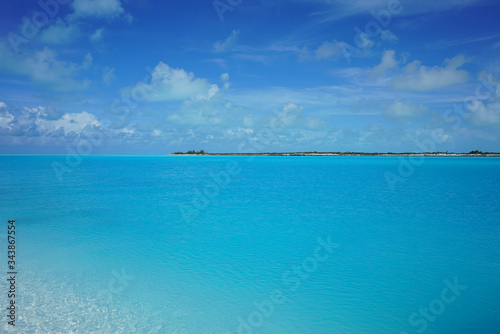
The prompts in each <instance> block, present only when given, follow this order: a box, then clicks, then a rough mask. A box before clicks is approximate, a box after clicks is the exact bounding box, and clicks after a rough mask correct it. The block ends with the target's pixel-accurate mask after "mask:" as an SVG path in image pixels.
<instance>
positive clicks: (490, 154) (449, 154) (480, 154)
mask: <svg viewBox="0 0 500 334" xmlns="http://www.w3.org/2000/svg"><path fill="white" fill-rule="evenodd" d="M172 154H173V155H255V156H367V157H370V156H440V157H441V156H442V157H500V153H499V152H482V151H479V150H475V151H470V152H469V153H453V152H448V151H446V152H400V153H394V152H386V153H379V152H376V153H371V152H317V151H310V152H267V153H208V152H205V150H200V151H196V150H191V151H187V152H174V153H172Z"/></svg>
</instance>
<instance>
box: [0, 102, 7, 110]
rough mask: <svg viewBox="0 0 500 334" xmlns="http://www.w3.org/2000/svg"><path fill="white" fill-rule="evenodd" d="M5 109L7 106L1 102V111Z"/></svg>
mask: <svg viewBox="0 0 500 334" xmlns="http://www.w3.org/2000/svg"><path fill="white" fill-rule="evenodd" d="M4 108H7V105H6V104H5V102H2V101H0V109H4Z"/></svg>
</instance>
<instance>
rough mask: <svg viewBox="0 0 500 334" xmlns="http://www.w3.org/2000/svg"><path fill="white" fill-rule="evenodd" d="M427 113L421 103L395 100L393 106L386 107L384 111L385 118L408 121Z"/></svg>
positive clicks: (426, 109) (427, 110)
mask: <svg viewBox="0 0 500 334" xmlns="http://www.w3.org/2000/svg"><path fill="white" fill-rule="evenodd" d="M428 112H429V108H427V107H426V106H425V105H424V104H423V103H419V104H415V103H413V102H411V101H409V100H406V101H401V100H396V101H395V102H394V103H393V104H391V105H388V106H387V107H386V109H385V111H384V115H385V116H386V117H389V118H392V119H399V120H408V119H410V118H416V117H419V116H423V115H425V114H427V113H428Z"/></svg>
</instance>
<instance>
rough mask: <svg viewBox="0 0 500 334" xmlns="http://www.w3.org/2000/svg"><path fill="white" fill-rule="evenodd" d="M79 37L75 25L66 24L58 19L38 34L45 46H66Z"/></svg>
mask: <svg viewBox="0 0 500 334" xmlns="http://www.w3.org/2000/svg"><path fill="white" fill-rule="evenodd" d="M80 35H81V31H80V28H79V27H78V26H77V25H74V24H73V25H72V24H67V23H65V22H64V21H63V20H61V19H58V20H57V21H56V22H55V23H54V24H53V25H51V26H49V27H48V28H47V29H45V30H43V31H42V32H41V33H40V41H41V42H42V43H45V44H67V43H70V42H72V41H74V40H75V39H76V38H78V37H79V36H80Z"/></svg>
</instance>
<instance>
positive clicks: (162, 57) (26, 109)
mask: <svg viewBox="0 0 500 334" xmlns="http://www.w3.org/2000/svg"><path fill="white" fill-rule="evenodd" d="M499 17H500V2H498V1H488V0H443V1H435V0H432V1H431V0H420V1H412V0H401V1H398V0H358V1H353V0H265V1H264V0H262V1H261V0H215V1H213V0H183V1H153V0H74V1H68V0H40V1H37V0H17V1H2V2H1V3H0V154H80V155H87V154H169V153H172V152H176V151H187V150H192V149H194V150H202V149H203V150H205V151H206V152H238V153H245V152H246V153H251V152H294V151H342V152H344V151H364V152H422V151H426V152H427V151H450V152H469V151H472V150H480V151H488V152H498V151H500V137H499V133H500V23H499V21H498V18H499Z"/></svg>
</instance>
